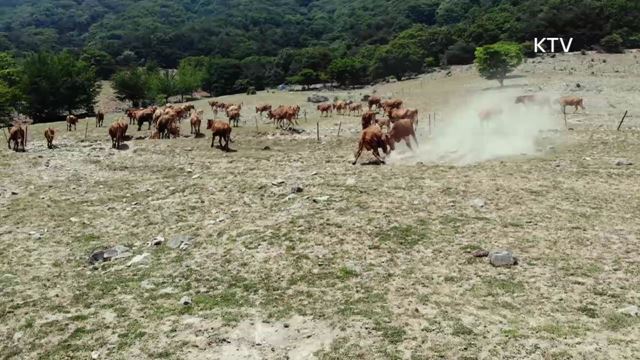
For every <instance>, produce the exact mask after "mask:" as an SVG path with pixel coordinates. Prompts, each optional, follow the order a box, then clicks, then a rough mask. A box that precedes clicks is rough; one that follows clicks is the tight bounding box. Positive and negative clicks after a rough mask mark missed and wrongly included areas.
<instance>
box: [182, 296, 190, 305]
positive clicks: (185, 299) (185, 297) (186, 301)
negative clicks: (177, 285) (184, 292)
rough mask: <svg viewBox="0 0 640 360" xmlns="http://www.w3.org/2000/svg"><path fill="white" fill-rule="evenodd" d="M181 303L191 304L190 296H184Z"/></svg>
mask: <svg viewBox="0 0 640 360" xmlns="http://www.w3.org/2000/svg"><path fill="white" fill-rule="evenodd" d="M180 304H182V305H184V306H189V305H191V298H190V297H188V296H183V297H182V299H180Z"/></svg>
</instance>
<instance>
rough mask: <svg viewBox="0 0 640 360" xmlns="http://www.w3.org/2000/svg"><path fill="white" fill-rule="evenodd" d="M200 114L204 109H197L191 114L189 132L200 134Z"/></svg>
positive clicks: (202, 113)
mask: <svg viewBox="0 0 640 360" xmlns="http://www.w3.org/2000/svg"><path fill="white" fill-rule="evenodd" d="M202 115H204V111H202V110H198V111H196V112H194V113H193V114H191V133H192V134H195V135H196V136H198V135H200V124H201V123H202Z"/></svg>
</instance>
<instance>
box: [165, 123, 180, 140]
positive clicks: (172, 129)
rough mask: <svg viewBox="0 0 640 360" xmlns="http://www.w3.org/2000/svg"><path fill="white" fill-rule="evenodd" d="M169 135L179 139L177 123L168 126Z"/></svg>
mask: <svg viewBox="0 0 640 360" xmlns="http://www.w3.org/2000/svg"><path fill="white" fill-rule="evenodd" d="M167 131H168V133H169V135H170V136H171V137H172V138H174V139H176V138H178V137H180V125H179V122H178V121H173V122H172V123H171V124H169V128H168V129H167Z"/></svg>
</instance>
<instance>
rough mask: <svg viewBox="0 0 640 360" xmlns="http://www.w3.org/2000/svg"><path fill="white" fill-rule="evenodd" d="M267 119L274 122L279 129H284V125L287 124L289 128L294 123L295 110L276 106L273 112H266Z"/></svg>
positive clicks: (290, 107) (289, 107)
mask: <svg viewBox="0 0 640 360" xmlns="http://www.w3.org/2000/svg"><path fill="white" fill-rule="evenodd" d="M268 115H269V118H270V119H273V120H274V124H275V125H276V126H278V127H280V128H281V129H284V128H285V127H284V123H285V122H286V123H287V127H286V128H289V127H291V125H292V124H294V123H295V117H296V109H295V108H294V107H292V106H282V105H280V106H278V107H277V108H275V109H274V110H270V111H269V112H268Z"/></svg>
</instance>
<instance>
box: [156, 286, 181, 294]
mask: <svg viewBox="0 0 640 360" xmlns="http://www.w3.org/2000/svg"><path fill="white" fill-rule="evenodd" d="M177 292H178V290H176V289H174V288H172V287H171V286H170V287H166V288H164V289H160V291H158V294H159V295H168V294H175V293H177Z"/></svg>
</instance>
